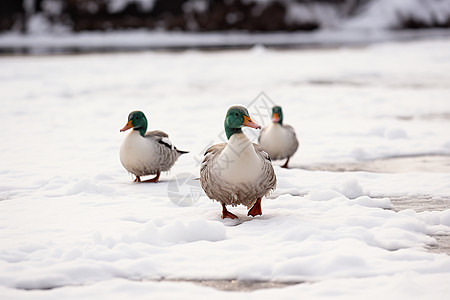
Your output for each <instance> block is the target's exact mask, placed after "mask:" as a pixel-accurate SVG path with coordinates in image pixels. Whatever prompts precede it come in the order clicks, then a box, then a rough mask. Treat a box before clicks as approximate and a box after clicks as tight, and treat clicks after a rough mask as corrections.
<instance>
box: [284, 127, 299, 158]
mask: <svg viewBox="0 0 450 300" xmlns="http://www.w3.org/2000/svg"><path fill="white" fill-rule="evenodd" d="M283 127H284V128H286V129H287V130H289V132H290V133H291V141H292V143H291V144H290V145H289V151H288V152H289V157H291V156H292V155H294V153H295V151H297V148H298V139H297V135H296V134H295V130H294V127H292V126H291V125H283Z"/></svg>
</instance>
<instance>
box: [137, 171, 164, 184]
mask: <svg viewBox="0 0 450 300" xmlns="http://www.w3.org/2000/svg"><path fill="white" fill-rule="evenodd" d="M159 175H161V172H160V171H158V172H157V173H156V176H155V178H152V179H147V180H144V181H142V182H158V180H159Z"/></svg>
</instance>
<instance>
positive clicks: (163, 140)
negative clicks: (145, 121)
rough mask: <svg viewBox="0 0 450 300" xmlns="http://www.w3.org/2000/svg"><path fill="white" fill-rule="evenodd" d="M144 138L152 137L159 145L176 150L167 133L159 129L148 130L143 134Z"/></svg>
mask: <svg viewBox="0 0 450 300" xmlns="http://www.w3.org/2000/svg"><path fill="white" fill-rule="evenodd" d="M144 137H145V138H148V139H152V140H155V141H157V142H158V143H160V144H161V145H163V146H165V147H167V148H169V149H170V150H176V148H175V146H174V145H173V144H172V141H171V140H169V135H168V134H167V133H165V132H164V131H161V130H153V131H148V132H147V133H146V134H145V135H144Z"/></svg>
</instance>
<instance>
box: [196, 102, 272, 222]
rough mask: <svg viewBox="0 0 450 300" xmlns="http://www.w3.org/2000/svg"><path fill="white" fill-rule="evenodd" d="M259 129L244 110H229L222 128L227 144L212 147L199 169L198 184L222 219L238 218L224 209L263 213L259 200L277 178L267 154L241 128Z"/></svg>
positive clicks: (249, 213) (233, 107) (241, 108)
mask: <svg viewBox="0 0 450 300" xmlns="http://www.w3.org/2000/svg"><path fill="white" fill-rule="evenodd" d="M244 126H247V127H251V128H256V129H261V126H259V125H258V124H256V123H254V122H253V121H252V119H251V118H250V116H249V113H248V111H247V109H246V108H245V107H242V106H232V107H230V108H229V109H228V112H227V115H226V117H225V122H224V127H225V133H226V135H227V138H228V143H221V144H216V145H213V146H211V147H210V148H209V149H208V150H207V151H206V153H205V158H204V159H203V162H202V165H201V167H200V183H201V186H202V188H203V190H204V191H205V193H206V195H207V196H208V197H209V198H211V199H213V200H216V201H218V202H220V203H221V204H222V219H224V218H232V219H235V218H237V216H236V215H234V214H232V213H230V212H229V211H228V210H227V208H226V206H227V205H232V206H237V205H239V204H242V205H245V206H247V208H250V210H249V211H248V215H249V216H257V215H261V214H262V209H261V198H262V197H263V196H265V195H267V194H269V193H270V192H271V191H272V190H274V189H275V187H276V183H277V179H276V176H275V172H274V170H273V167H272V162H271V161H270V157H269V155H268V154H267V153H266V152H264V151H263V150H262V148H261V147H259V146H258V145H257V144H254V143H251V142H250V140H249V139H248V138H247V136H246V135H245V133H243V132H242V127H244Z"/></svg>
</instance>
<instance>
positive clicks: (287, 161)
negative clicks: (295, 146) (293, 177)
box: [281, 157, 290, 169]
mask: <svg viewBox="0 0 450 300" xmlns="http://www.w3.org/2000/svg"><path fill="white" fill-rule="evenodd" d="M289 159H290V157H288V159H287V160H286V162H285V163H284V165H282V166H281V167H282V168H285V169H289V167H288V163H289Z"/></svg>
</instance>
